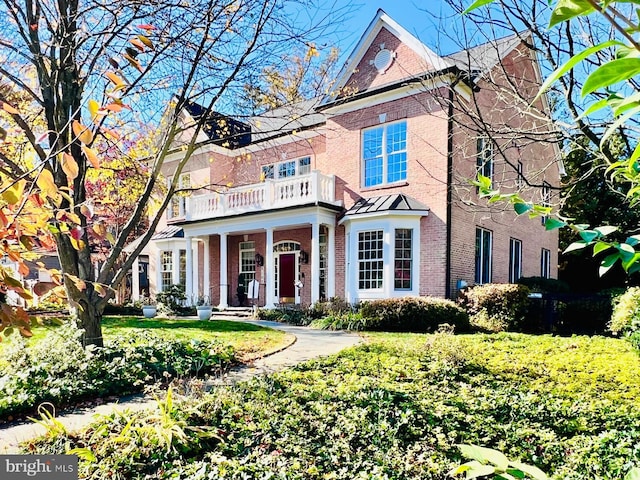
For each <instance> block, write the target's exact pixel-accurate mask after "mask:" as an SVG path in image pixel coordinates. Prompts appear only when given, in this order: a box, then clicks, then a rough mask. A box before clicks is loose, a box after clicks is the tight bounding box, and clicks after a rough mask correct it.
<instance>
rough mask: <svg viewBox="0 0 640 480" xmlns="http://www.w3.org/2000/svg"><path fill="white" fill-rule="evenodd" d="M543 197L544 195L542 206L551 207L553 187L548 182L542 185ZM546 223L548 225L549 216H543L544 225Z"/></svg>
mask: <svg viewBox="0 0 640 480" xmlns="http://www.w3.org/2000/svg"><path fill="white" fill-rule="evenodd" d="M541 195H542V206H543V207H550V206H551V185H549V184H548V183H547V182H544V183H543V184H542V191H541ZM545 223H547V216H546V215H543V216H542V225H544V224H545Z"/></svg>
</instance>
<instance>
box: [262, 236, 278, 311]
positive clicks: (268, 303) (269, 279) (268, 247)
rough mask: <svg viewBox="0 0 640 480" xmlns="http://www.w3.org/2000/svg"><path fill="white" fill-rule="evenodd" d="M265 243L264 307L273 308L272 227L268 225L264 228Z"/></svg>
mask: <svg viewBox="0 0 640 480" xmlns="http://www.w3.org/2000/svg"><path fill="white" fill-rule="evenodd" d="M266 237H267V238H266V243H265V251H264V272H265V273H264V275H265V277H266V278H265V280H264V289H265V307H266V308H275V307H276V300H275V298H274V295H273V292H274V291H275V281H274V280H275V279H274V274H273V272H274V265H275V262H274V260H273V228H272V227H269V228H267V230H266Z"/></svg>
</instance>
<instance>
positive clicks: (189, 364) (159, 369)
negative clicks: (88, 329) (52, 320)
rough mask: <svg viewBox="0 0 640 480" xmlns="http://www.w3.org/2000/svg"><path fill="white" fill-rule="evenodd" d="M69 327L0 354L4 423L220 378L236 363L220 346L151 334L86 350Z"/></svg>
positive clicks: (0, 414) (228, 349) (229, 350)
mask: <svg viewBox="0 0 640 480" xmlns="http://www.w3.org/2000/svg"><path fill="white" fill-rule="evenodd" d="M79 332H80V331H79V330H78V329H76V328H75V327H74V326H72V325H70V324H66V325H64V326H62V327H60V328H58V329H57V330H56V332H55V334H51V335H48V336H46V337H45V338H44V339H42V340H41V341H39V342H37V343H35V344H33V345H29V346H28V347H26V345H25V344H24V342H23V341H20V339H16V341H15V342H12V343H11V344H10V345H7V346H5V347H4V348H3V350H2V352H1V353H0V366H1V367H2V376H0V418H4V419H7V418H8V417H10V416H13V415H16V414H18V413H28V412H32V411H33V410H34V409H35V408H36V407H37V406H38V405H39V404H40V403H42V402H51V403H53V404H54V405H56V407H58V406H64V405H69V404H73V403H77V402H78V401H81V400H83V399H86V398H96V397H101V396H105V395H124V394H128V393H134V392H138V391H141V390H142V388H143V387H144V385H146V384H149V383H152V382H155V381H166V380H168V379H170V378H173V377H181V376H196V375H204V374H210V373H219V371H220V370H221V369H224V368H226V367H227V366H228V365H229V364H230V363H231V362H232V361H233V360H234V352H233V349H232V348H231V347H228V346H224V345H222V344H220V343H217V342H197V341H191V342H186V341H180V340H166V339H163V338H161V337H158V336H156V335H153V334H151V333H148V332H143V333H141V334H138V335H136V336H135V337H131V336H129V337H125V336H118V337H115V338H113V339H112V340H110V341H108V342H106V343H105V346H104V348H83V347H82V345H81V344H80V342H79V341H78V339H79V335H80V333H79Z"/></svg>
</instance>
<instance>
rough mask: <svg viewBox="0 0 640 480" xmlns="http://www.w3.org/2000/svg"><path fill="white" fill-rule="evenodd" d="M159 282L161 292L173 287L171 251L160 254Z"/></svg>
mask: <svg viewBox="0 0 640 480" xmlns="http://www.w3.org/2000/svg"><path fill="white" fill-rule="evenodd" d="M167 274H168V277H167ZM167 280H168V281H167ZM160 282H161V284H160V291H161V292H164V291H165V290H168V289H169V287H171V285H173V250H162V251H161V252H160Z"/></svg>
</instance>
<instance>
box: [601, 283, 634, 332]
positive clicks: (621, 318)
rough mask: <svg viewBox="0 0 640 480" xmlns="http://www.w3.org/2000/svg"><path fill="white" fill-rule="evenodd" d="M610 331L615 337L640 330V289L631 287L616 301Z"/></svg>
mask: <svg viewBox="0 0 640 480" xmlns="http://www.w3.org/2000/svg"><path fill="white" fill-rule="evenodd" d="M608 327H609V330H610V331H611V332H612V333H613V334H615V335H625V334H631V333H633V332H636V331H638V330H640V287H631V288H629V289H628V290H627V291H626V292H625V293H623V294H622V295H620V296H619V297H617V298H616V299H615V300H614V307H613V314H612V316H611V322H609V325H608Z"/></svg>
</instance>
